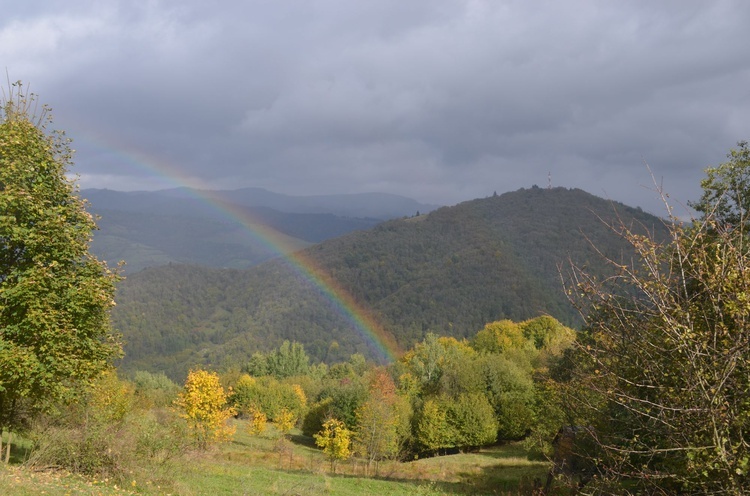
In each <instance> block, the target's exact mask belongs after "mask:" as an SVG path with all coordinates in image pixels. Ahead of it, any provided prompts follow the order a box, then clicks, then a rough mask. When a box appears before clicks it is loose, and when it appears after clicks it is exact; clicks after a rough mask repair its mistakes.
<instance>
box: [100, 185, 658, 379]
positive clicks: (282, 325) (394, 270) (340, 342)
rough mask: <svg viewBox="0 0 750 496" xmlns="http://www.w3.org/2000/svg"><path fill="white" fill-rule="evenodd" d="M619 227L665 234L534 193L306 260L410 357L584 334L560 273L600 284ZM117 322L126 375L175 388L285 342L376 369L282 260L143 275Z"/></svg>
mask: <svg viewBox="0 0 750 496" xmlns="http://www.w3.org/2000/svg"><path fill="white" fill-rule="evenodd" d="M615 219H620V220H622V222H624V223H625V224H628V225H633V226H640V227H639V229H644V230H648V231H652V232H654V233H656V235H657V236H660V235H663V233H664V226H663V224H662V221H661V220H660V219H658V218H657V217H654V216H652V215H649V214H646V213H644V212H642V211H640V210H639V209H634V208H631V207H627V206H625V205H623V204H619V203H613V202H610V201H607V200H603V199H601V198H597V197H595V196H593V195H590V194H588V193H586V192H584V191H581V190H578V189H570V190H569V189H564V188H555V189H540V188H536V187H534V188H531V189H522V190H519V191H515V192H512V193H506V194H503V195H500V196H493V197H490V198H484V199H478V200H473V201H469V202H465V203H461V204H459V205H456V206H452V207H443V208H440V209H437V210H435V211H433V212H431V213H429V214H427V215H420V216H415V217H409V218H404V219H397V220H390V221H386V222H383V223H380V224H378V225H377V226H375V227H374V228H371V229H368V230H364V231H357V232H352V233H349V234H346V235H344V236H340V237H337V238H334V239H330V240H327V241H324V242H322V243H319V244H316V245H313V246H310V247H308V248H305V250H304V252H303V255H304V257H306V259H309V260H311V262H310V263H312V264H315V265H316V266H318V267H320V268H321V269H322V271H324V273H326V274H327V275H328V276H329V277H331V278H333V279H334V280H335V281H337V284H339V285H340V286H341V287H342V288H343V289H344V290H345V291H346V292H347V293H349V294H350V295H351V296H352V297H353V298H354V300H356V302H358V304H359V305H361V306H362V307H365V308H368V309H370V311H371V312H372V314H373V315H374V316H375V317H376V318H377V320H378V321H379V322H380V323H381V325H382V326H383V328H384V329H385V330H386V331H387V332H388V333H390V335H391V336H392V337H393V338H394V339H395V341H396V342H397V343H398V344H399V345H400V346H401V347H402V348H406V347H409V346H411V345H412V344H413V343H414V342H416V341H418V340H420V339H422V338H423V337H424V335H425V334H426V333H427V332H430V331H431V332H436V333H438V334H442V335H451V336H455V337H459V338H460V337H466V336H470V335H473V334H474V333H475V332H476V331H477V330H479V329H481V327H482V326H483V325H484V324H485V323H486V322H490V321H493V320H497V319H501V318H510V319H514V320H522V319H527V318H531V317H535V316H538V315H540V314H550V315H552V316H553V317H555V318H557V319H559V320H561V321H562V322H564V323H566V324H569V325H574V326H575V325H578V324H579V323H580V322H579V320H578V317H577V314H576V312H575V311H574V309H573V308H572V307H571V306H570V304H569V303H568V301H567V299H566V297H565V295H564V293H563V290H562V286H561V282H560V276H559V267H560V266H561V265H564V264H566V263H568V261H573V262H575V263H577V264H580V265H586V266H587V267H588V269H589V270H590V271H592V272H593V273H597V274H605V273H606V271H607V267H606V266H605V264H604V263H603V261H602V260H601V258H600V256H599V255H598V254H597V253H596V251H597V250H600V251H602V252H603V253H605V254H607V255H609V256H611V257H615V258H621V257H627V256H628V254H629V253H630V251H629V249H628V246H627V245H626V244H625V243H624V242H623V241H622V240H621V239H620V238H619V237H618V236H617V235H616V234H615V233H614V232H613V231H612V229H610V227H608V225H607V223H608V222H613V221H614V220H615ZM594 247H596V249H595V248H594ZM113 320H114V323H115V326H116V327H117V328H118V329H120V331H121V332H122V333H123V336H124V337H125V339H126V340H127V341H128V345H127V346H126V354H127V355H126V357H125V359H124V361H123V367H125V368H126V369H131V370H132V369H137V368H143V369H149V370H164V371H165V372H167V373H169V374H170V375H172V376H173V377H180V376H181V375H183V374H184V373H185V372H186V370H187V369H188V368H189V367H190V366H193V365H198V364H200V365H213V366H226V365H230V364H237V363H243V362H244V361H246V360H247V359H249V357H250V356H251V355H252V353H253V352H255V351H257V350H268V349H270V348H272V347H275V346H278V345H279V344H280V342H281V341H282V340H283V339H290V340H296V341H299V342H302V343H303V344H304V345H305V347H306V349H307V350H308V353H310V354H311V355H312V356H313V357H314V358H315V359H317V360H324V361H335V360H340V359H343V358H346V357H347V356H348V355H349V354H351V353H353V352H361V353H364V354H365V355H366V356H369V357H376V356H377V355H376V353H375V349H374V348H373V347H372V343H370V342H368V339H366V337H364V336H363V335H361V333H360V332H359V331H358V330H357V329H356V328H355V327H354V326H353V324H352V322H351V321H350V320H349V319H347V318H346V316H345V315H342V312H340V310H339V309H338V307H337V306H336V305H335V304H333V303H332V302H331V301H330V299H329V298H328V297H327V295H326V292H325V291H321V290H320V289H319V288H318V286H317V285H316V284H314V283H312V282H311V281H310V280H308V279H307V278H306V277H305V275H304V273H303V272H300V271H299V270H298V269H297V267H296V266H295V265H294V264H290V263H287V262H286V261H285V260H283V259H276V260H271V261H268V262H266V263H263V264H261V265H259V266H256V267H253V268H250V269H246V270H229V269H224V270H219V269H211V268H207V267H196V266H184V265H175V264H172V265H167V266H163V267H157V268H153V269H147V270H144V271H142V272H140V273H138V274H134V275H132V276H130V277H128V279H127V280H125V281H124V282H123V283H122V284H121V287H120V289H119V293H118V306H117V307H116V309H115V311H114V313H113Z"/></svg>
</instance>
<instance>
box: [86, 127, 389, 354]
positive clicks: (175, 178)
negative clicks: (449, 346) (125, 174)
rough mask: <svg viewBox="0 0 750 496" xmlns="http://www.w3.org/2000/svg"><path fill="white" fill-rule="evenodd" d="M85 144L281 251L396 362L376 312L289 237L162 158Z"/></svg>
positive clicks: (376, 347)
mask: <svg viewBox="0 0 750 496" xmlns="http://www.w3.org/2000/svg"><path fill="white" fill-rule="evenodd" d="M84 142H85V144H86V145H90V146H93V147H95V148H97V149H98V150H99V151H102V152H105V153H107V154H110V155H111V154H114V155H115V156H116V157H117V159H118V160H121V161H125V162H127V163H128V164H129V165H134V166H136V167H137V168H139V169H142V170H145V171H147V172H148V173H150V174H157V175H158V179H159V180H166V182H167V183H168V184H171V185H174V186H176V187H187V188H189V190H190V192H191V194H192V195H193V196H194V197H195V198H196V199H198V200H201V201H204V202H205V203H207V204H209V205H211V206H212V207H213V208H214V209H216V210H217V211H218V212H219V213H221V214H222V215H223V216H224V217H226V218H227V219H228V220H230V221H234V222H238V223H239V224H240V225H242V226H243V228H244V229H246V230H247V231H248V232H249V233H250V234H251V235H252V236H254V237H255V238H256V239H257V240H258V241H260V242H261V243H263V244H264V245H265V246H266V247H268V248H269V249H270V250H271V251H272V252H274V253H278V254H279V255H280V256H281V258H282V259H283V260H284V261H285V263H286V264H287V265H288V266H289V267H290V268H291V269H292V270H293V271H295V272H296V273H297V274H299V275H301V276H302V277H303V278H304V279H305V280H307V281H308V282H309V283H310V284H311V285H312V286H313V287H314V288H316V290H317V291H318V292H319V293H320V294H321V295H323V297H324V298H325V299H326V300H327V302H328V303H329V305H330V306H331V307H332V308H333V309H334V310H335V311H336V312H337V313H339V314H340V315H341V316H343V317H344V318H345V319H346V320H347V321H348V322H349V323H350V324H351V325H352V326H353V328H354V329H355V331H356V332H357V333H358V334H359V335H360V337H361V338H362V339H363V340H364V341H365V344H366V345H367V346H368V347H369V348H370V349H371V350H372V351H373V352H374V353H375V354H376V355H377V356H378V358H379V359H381V360H382V361H384V362H393V361H394V360H396V358H397V357H398V356H399V355H400V354H401V351H400V348H399V346H398V345H397V343H396V341H395V339H394V337H393V335H392V334H391V333H390V332H388V331H387V330H386V329H385V328H384V327H383V326H382V325H381V324H380V323H379V322H378V320H377V319H376V318H375V316H374V314H373V312H372V311H371V310H370V309H368V308H366V307H365V306H364V305H362V304H361V303H359V302H358V301H356V300H355V299H354V297H353V296H352V295H351V293H349V291H347V290H346V289H345V288H344V287H343V286H342V285H341V284H340V283H339V282H338V281H337V280H336V279H334V278H333V277H332V276H331V275H330V274H328V273H327V272H326V271H325V270H324V269H323V268H322V267H321V266H320V264H319V263H318V262H317V261H316V260H314V259H313V258H312V257H310V256H309V255H308V254H306V253H305V252H304V251H301V250H296V249H295V247H294V246H292V245H291V243H290V241H289V239H288V237H286V236H285V235H283V234H282V233H280V232H278V231H277V230H275V229H273V228H271V227H269V226H267V225H265V224H264V223H263V222H261V221H259V220H258V219H256V218H254V217H253V216H252V215H251V214H250V213H249V211H248V209H243V208H241V207H239V206H237V205H234V204H231V203H228V202H226V201H224V200H223V199H222V198H220V197H219V195H218V194H217V193H215V192H213V191H211V190H210V189H209V188H207V187H206V185H205V183H202V182H201V181H200V180H198V179H194V178H189V177H187V176H185V174H184V173H183V172H181V171H180V169H178V168H177V167H175V166H173V165H171V164H168V163H166V162H165V161H163V160H159V159H156V158H154V157H151V156H147V155H145V154H143V153H142V152H139V151H134V150H129V151H125V148H124V147H114V146H111V145H109V144H108V146H103V145H102V143H103V140H101V139H97V140H91V139H85V140H84Z"/></svg>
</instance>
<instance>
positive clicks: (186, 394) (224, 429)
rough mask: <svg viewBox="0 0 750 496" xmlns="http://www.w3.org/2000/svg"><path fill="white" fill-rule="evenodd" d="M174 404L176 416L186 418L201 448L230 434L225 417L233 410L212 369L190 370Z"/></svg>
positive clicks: (231, 414) (227, 437) (230, 430)
mask: <svg viewBox="0 0 750 496" xmlns="http://www.w3.org/2000/svg"><path fill="white" fill-rule="evenodd" d="M175 406H176V407H177V409H178V411H179V413H180V417H182V418H184V419H185V420H187V422H188V428H189V429H190V432H191V433H192V434H193V436H194V437H195V440H196V443H197V445H198V446H199V447H200V448H201V449H206V448H207V447H208V446H209V445H210V444H211V443H213V442H220V441H226V440H228V439H230V438H231V437H232V435H233V434H234V427H231V426H229V425H227V421H228V420H229V418H230V417H232V416H233V415H234V414H235V410H234V408H232V407H229V406H227V395H226V393H225V392H224V388H223V387H222V386H221V384H220V382H219V376H218V375H217V374H216V373H214V372H207V371H205V370H191V371H190V373H189V374H188V376H187V379H186V380H185V386H184V388H183V390H182V392H180V394H179V395H178V396H177V400H175Z"/></svg>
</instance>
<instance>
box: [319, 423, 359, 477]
mask: <svg viewBox="0 0 750 496" xmlns="http://www.w3.org/2000/svg"><path fill="white" fill-rule="evenodd" d="M313 437H315V444H316V445H317V446H318V447H319V448H322V449H323V453H325V454H326V455H328V459H329V460H330V461H331V470H333V471H335V467H336V461H338V460H346V459H347V458H349V457H350V456H351V455H352V450H351V437H352V433H351V431H350V430H349V429H347V428H346V426H345V425H344V423H343V422H342V421H340V420H337V419H329V420H327V421H326V422H324V423H323V428H322V429H321V430H320V432H319V433H318V434H315V435H314V436H313Z"/></svg>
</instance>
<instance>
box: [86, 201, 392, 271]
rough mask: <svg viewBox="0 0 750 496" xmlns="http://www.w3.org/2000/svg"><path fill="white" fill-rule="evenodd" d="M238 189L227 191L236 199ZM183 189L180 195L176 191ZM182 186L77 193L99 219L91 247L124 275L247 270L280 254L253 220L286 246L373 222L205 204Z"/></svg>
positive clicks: (305, 243) (293, 247)
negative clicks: (170, 269) (179, 269)
mask: <svg viewBox="0 0 750 496" xmlns="http://www.w3.org/2000/svg"><path fill="white" fill-rule="evenodd" d="M240 191H241V190H238V191H237V192H226V193H227V195H229V193H234V195H229V196H230V197H231V198H235V197H236V198H237V200H238V201H239V200H241V199H242V197H241V196H240V195H239V194H238V193H239V192H240ZM178 192H182V194H183V196H180V195H178V194H177V193H178ZM185 195H188V192H187V190H185V191H183V190H167V191H163V192H159V191H157V192H148V191H139V192H121V191H111V190H84V191H83V192H82V196H84V197H85V198H87V199H88V200H89V201H90V203H91V206H92V208H91V210H92V212H93V213H95V214H97V215H98V216H99V217H100V220H99V222H98V224H99V230H98V231H96V232H95V233H94V240H93V243H92V246H91V249H92V252H93V253H95V254H96V255H97V256H98V257H99V258H100V259H103V260H106V261H107V262H108V263H109V264H110V265H111V266H114V265H115V264H117V263H118V262H120V261H121V260H122V261H125V262H126V265H125V271H126V272H127V273H133V272H137V271H139V270H141V269H143V268H145V267H153V266H157V265H164V264H168V263H183V264H196V265H207V266H211V267H225V268H247V267H251V266H253V265H257V264H259V263H261V262H264V261H266V260H269V259H271V258H274V257H276V256H279V252H278V251H277V250H276V249H275V248H274V247H272V246H269V245H268V243H267V242H265V240H264V239H261V238H259V237H258V236H256V235H253V234H252V232H251V231H250V230H248V229H247V227H246V225H245V224H247V223H248V222H252V223H259V224H262V225H264V226H267V227H268V228H270V229H273V230H274V231H275V232H276V235H275V238H276V239H282V238H284V239H286V242H285V243H284V246H285V247H286V248H287V249H289V250H297V249H302V248H304V247H306V246H309V245H311V244H313V243H319V242H321V241H323V240H326V239H329V238H333V237H336V236H341V235H343V234H346V233H349V232H352V231H355V230H360V229H368V228H370V227H372V226H374V225H376V224H377V223H378V222H380V220H378V219H375V218H357V217H342V216H337V215H334V214H331V213H288V212H281V211H278V210H274V209H272V208H267V207H262V206H256V207H250V206H244V205H241V204H233V203H222V204H220V203H212V202H210V201H206V200H204V199H200V198H196V197H195V194H193V196H185Z"/></svg>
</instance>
